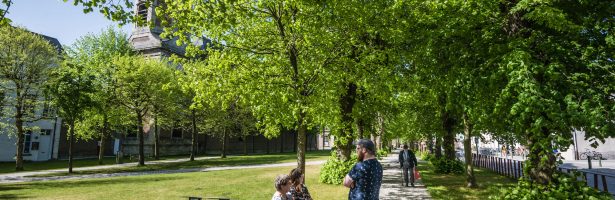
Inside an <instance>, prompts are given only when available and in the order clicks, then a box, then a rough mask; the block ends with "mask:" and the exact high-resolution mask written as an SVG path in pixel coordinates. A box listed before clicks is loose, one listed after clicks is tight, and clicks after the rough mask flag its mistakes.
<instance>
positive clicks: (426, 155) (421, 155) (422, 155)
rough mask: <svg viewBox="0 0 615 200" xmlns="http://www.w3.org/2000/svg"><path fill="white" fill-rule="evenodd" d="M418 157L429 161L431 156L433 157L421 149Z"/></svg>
mask: <svg viewBox="0 0 615 200" xmlns="http://www.w3.org/2000/svg"><path fill="white" fill-rule="evenodd" d="M419 158H420V159H421V160H424V161H430V160H431V159H432V158H434V156H433V154H430V153H429V152H427V151H423V152H420V153H419Z"/></svg>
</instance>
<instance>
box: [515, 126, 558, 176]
mask: <svg viewBox="0 0 615 200" xmlns="http://www.w3.org/2000/svg"><path fill="white" fill-rule="evenodd" d="M549 134H550V130H549V129H548V128H545V127H543V128H542V129H541V131H540V132H537V133H533V134H531V133H530V134H528V136H529V138H528V146H529V148H530V152H529V154H528V156H527V158H528V160H527V161H526V162H527V165H525V167H524V169H523V171H524V172H525V173H524V174H527V175H529V177H530V179H531V180H532V181H534V182H536V183H539V184H543V185H547V184H550V183H551V182H552V181H553V173H555V170H556V167H557V165H556V158H555V155H554V154H553V152H552V149H553V148H552V146H551V140H550V138H549Z"/></svg>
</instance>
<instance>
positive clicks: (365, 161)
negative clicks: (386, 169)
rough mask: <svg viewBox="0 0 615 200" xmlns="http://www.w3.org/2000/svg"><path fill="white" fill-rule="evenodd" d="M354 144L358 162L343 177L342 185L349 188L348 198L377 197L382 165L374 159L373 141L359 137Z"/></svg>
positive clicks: (363, 198) (369, 198) (369, 199)
mask: <svg viewBox="0 0 615 200" xmlns="http://www.w3.org/2000/svg"><path fill="white" fill-rule="evenodd" d="M356 145H357V155H358V157H359V162H358V163H357V164H355V165H354V166H353V167H352V169H351V170H350V172H349V173H348V175H346V177H345V178H344V186H346V187H348V188H350V193H348V199H351V200H354V199H361V200H372V199H378V195H379V194H380V184H381V183H382V165H380V162H378V160H377V159H376V152H375V148H374V143H373V142H372V141H371V140H366V139H361V140H359V141H358V142H357V144H356Z"/></svg>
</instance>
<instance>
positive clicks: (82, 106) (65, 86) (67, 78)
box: [46, 60, 104, 173]
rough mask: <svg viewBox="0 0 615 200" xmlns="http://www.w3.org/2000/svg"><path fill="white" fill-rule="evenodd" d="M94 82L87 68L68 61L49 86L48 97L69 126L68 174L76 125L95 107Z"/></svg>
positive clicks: (53, 75) (57, 70) (55, 71)
mask: <svg viewBox="0 0 615 200" xmlns="http://www.w3.org/2000/svg"><path fill="white" fill-rule="evenodd" d="M93 82H94V76H93V75H91V74H90V73H89V72H88V71H86V70H85V67H83V66H81V65H79V64H75V63H72V61H71V60H66V61H64V62H63V63H62V64H61V65H60V67H59V68H56V69H55V70H54V72H53V74H52V78H51V81H50V82H49V83H48V84H49V85H48V86H47V90H46V92H47V95H48V96H49V97H51V102H52V104H53V105H54V106H55V107H57V108H58V115H59V116H60V117H62V119H63V121H64V123H66V125H68V131H69V133H68V138H69V139H68V140H69V145H68V173H72V172H73V144H74V143H75V128H76V127H75V123H76V122H78V121H81V120H83V118H84V117H85V115H84V114H85V112H86V110H87V109H88V108H90V107H92V106H94V105H93V104H94V101H93V100H92V95H93V94H94V93H95V91H96V89H95V88H94V87H95V86H94V84H93ZM102 145H104V144H101V146H102Z"/></svg>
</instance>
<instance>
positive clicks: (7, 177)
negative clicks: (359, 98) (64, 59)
mask: <svg viewBox="0 0 615 200" xmlns="http://www.w3.org/2000/svg"><path fill="white" fill-rule="evenodd" d="M211 158H217V157H201V158H195V159H198V160H201V159H211ZM173 162H187V159H177V160H164V161H152V162H146V164H147V165H156V164H161V163H173ZM324 163H325V161H324V160H319V161H310V162H306V165H322V164H324ZM134 165H136V163H127V164H120V165H107V166H95V167H81V168H74V169H73V170H74V171H86V170H96V169H109V168H119V167H127V166H134ZM296 165H297V162H287V163H277V164H260V165H241V166H228V167H209V168H190V169H175V170H158V171H141V172H120V173H110V174H85V175H69V176H52V177H29V176H32V175H43V174H53V173H58V172H66V171H67V169H58V170H45V171H36V172H20V173H10V174H0V184H3V183H21V182H33V181H53V180H75V179H76V180H78V179H91V178H108V177H119V176H142V175H151V174H174V173H187V172H206V171H220V170H232V169H252V168H269V167H288V166H296Z"/></svg>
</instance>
